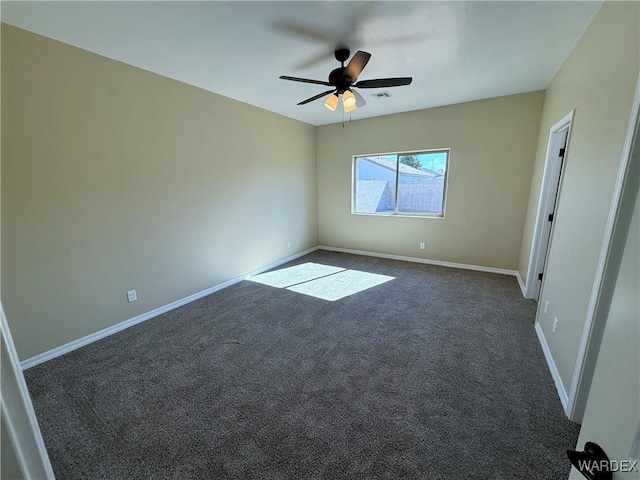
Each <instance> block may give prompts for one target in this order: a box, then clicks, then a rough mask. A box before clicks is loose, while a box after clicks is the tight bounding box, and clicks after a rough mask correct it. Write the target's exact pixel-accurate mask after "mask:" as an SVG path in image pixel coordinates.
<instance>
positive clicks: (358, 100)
mask: <svg viewBox="0 0 640 480" xmlns="http://www.w3.org/2000/svg"><path fill="white" fill-rule="evenodd" d="M351 92H352V93H353V96H354V97H356V106H357V107H358V108H362V107H364V106H365V105H366V104H367V102H366V100H365V99H364V98H362V95H360V93H358V91H357V90H351Z"/></svg>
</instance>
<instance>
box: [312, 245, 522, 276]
mask: <svg viewBox="0 0 640 480" xmlns="http://www.w3.org/2000/svg"><path fill="white" fill-rule="evenodd" d="M318 248H319V249H320V250H328V251H330V252H339V253H352V254H354V255H365V256H367V257H378V258H388V259H390V260H400V261H402V262H413V263H424V264H427V265H438V266H440V267H450V268H461V269H463V270H475V271H478V272H488V273H499V274H501V275H511V276H514V277H516V276H517V274H518V272H517V271H516V270H507V269H505V268H494V267H483V266H481V265H468V264H466V263H453V262H443V261H440V260H429V259H427V258H418V257H405V256H402V255H391V254H389V253H378V252H366V251H363V250H352V249H350V248H339V247H327V246H323V245H321V246H319V247H318Z"/></svg>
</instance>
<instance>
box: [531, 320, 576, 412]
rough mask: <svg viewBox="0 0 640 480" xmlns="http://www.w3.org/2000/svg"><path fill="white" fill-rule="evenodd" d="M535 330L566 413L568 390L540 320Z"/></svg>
mask: <svg viewBox="0 0 640 480" xmlns="http://www.w3.org/2000/svg"><path fill="white" fill-rule="evenodd" d="M535 331H536V335H538V341H539V342H540V346H541V347H542V353H544V358H545V359H546V360H547V366H548V367H549V372H551V377H552V378H553V383H554V384H555V386H556V390H557V391H558V396H559V397H560V403H562V408H564V411H565V413H567V407H568V404H569V397H568V396H567V391H566V390H565V388H564V385H563V384H562V380H561V379H560V373H559V372H558V368H557V367H556V363H555V362H554V361H553V356H552V355H551V351H550V350H549V345H547V340H546V339H545V338H544V333H543V332H542V328H540V324H539V323H538V322H536V325H535Z"/></svg>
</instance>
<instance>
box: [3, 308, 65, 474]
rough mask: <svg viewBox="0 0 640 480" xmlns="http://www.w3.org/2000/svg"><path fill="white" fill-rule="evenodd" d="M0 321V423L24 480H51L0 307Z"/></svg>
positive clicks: (47, 460)
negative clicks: (0, 355) (2, 357)
mask: <svg viewBox="0 0 640 480" xmlns="http://www.w3.org/2000/svg"><path fill="white" fill-rule="evenodd" d="M0 317H1V325H2V349H3V350H4V352H5V353H6V354H7V355H8V357H9V359H8V360H9V361H8V363H9V365H3V366H2V370H3V374H2V377H3V379H2V380H3V381H2V391H1V392H0V405H1V407H2V408H1V410H2V420H3V421H4V423H5V425H6V427H7V433H8V434H9V438H10V441H11V444H12V446H13V449H14V452H15V454H16V457H17V461H18V465H19V466H20V469H21V471H22V474H23V475H24V477H25V478H45V479H55V475H54V474H53V468H52V467H51V462H50V460H49V455H48V454H47V449H46V447H45V445H44V440H43V438H42V433H41V432H40V426H39V425H38V420H37V418H36V413H35V411H34V409H33V404H32V403H31V397H30V396H29V389H28V388H27V383H26V382H25V380H24V375H23V374H22V370H21V369H20V361H19V359H18V353H17V352H16V348H15V345H14V343H13V337H12V336H11V331H10V330H9V325H8V324H7V318H6V317H5V314H4V309H3V308H2V304H1V303H0ZM5 368H6V369H7V370H5ZM15 394H17V396H16V395H15Z"/></svg>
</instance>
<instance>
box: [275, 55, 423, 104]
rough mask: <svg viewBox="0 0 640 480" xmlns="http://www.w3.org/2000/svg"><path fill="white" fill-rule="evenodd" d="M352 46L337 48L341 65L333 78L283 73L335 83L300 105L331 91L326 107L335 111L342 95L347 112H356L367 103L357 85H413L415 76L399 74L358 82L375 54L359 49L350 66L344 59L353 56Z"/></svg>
mask: <svg viewBox="0 0 640 480" xmlns="http://www.w3.org/2000/svg"><path fill="white" fill-rule="evenodd" d="M350 54H351V52H349V49H348V48H339V49H337V50H336V51H335V57H336V60H338V61H339V62H340V64H341V67H340V68H336V69H335V70H332V71H331V73H330V74H329V81H328V82H325V81H322V80H311V79H308V78H298V77H288V76H286V75H282V76H280V78H281V79H282V80H291V81H293V82H303V83H313V84H316V85H326V86H328V87H332V88H331V90H327V91H326V92H322V93H320V94H318V95H314V96H313V97H311V98H307V99H306V100H303V101H301V102H300V103H298V105H305V104H307V103H309V102H313V101H314V100H318V99H320V98H322V97H325V96H327V95H329V94H331V96H330V97H329V98H327V100H326V101H325V102H324V105H325V107H327V108H328V109H329V110H331V111H334V110H335V109H336V107H337V106H338V100H339V97H340V95H342V105H343V107H344V111H345V112H352V111H353V110H355V109H356V107H363V106H365V105H366V104H367V102H365V100H364V98H362V95H360V94H359V93H358V92H357V91H356V90H352V89H353V88H388V87H401V86H403V85H409V84H410V83H411V81H412V80H413V78H411V77H396V78H376V79H374V80H362V81H360V82H358V81H357V80H358V76H359V75H360V73H361V72H362V70H363V69H364V67H365V66H366V65H367V63H368V62H369V59H370V58H371V54H370V53H367V52H363V51H361V50H359V51H357V52H356V54H355V55H354V56H353V57H352V58H351V60H350V61H349V63H348V64H347V66H346V67H345V66H344V62H345V61H346V60H347V59H348V58H349V55H350Z"/></svg>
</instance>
